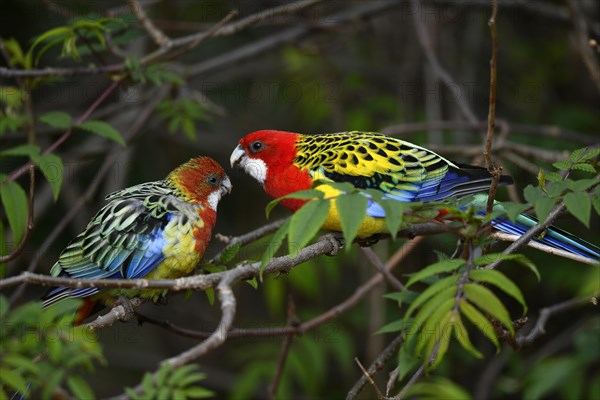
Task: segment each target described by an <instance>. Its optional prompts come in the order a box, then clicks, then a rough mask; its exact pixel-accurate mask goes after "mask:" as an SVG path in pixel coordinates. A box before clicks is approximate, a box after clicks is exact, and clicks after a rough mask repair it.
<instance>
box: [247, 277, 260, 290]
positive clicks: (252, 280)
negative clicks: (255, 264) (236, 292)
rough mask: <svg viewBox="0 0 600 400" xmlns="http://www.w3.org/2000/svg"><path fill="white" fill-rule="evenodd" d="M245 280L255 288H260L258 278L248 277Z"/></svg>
mask: <svg viewBox="0 0 600 400" xmlns="http://www.w3.org/2000/svg"><path fill="white" fill-rule="evenodd" d="M244 282H246V283H247V284H248V285H250V286H252V288H253V289H258V281H257V280H256V278H252V279H246V280H245V281H244Z"/></svg>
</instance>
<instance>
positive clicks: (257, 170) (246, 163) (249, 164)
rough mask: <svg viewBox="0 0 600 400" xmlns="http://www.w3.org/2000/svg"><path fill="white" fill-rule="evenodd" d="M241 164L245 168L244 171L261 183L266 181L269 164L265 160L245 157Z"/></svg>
mask: <svg viewBox="0 0 600 400" xmlns="http://www.w3.org/2000/svg"><path fill="white" fill-rule="evenodd" d="M241 166H242V168H244V171H246V172H247V173H248V174H249V175H250V176H252V177H253V178H254V179H256V180H257V181H259V182H260V184H261V185H262V184H264V183H265V179H267V164H265V162H264V161H263V160H259V159H257V158H254V159H253V158H245V159H243V160H242V163H241Z"/></svg>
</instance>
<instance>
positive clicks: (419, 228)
mask: <svg viewBox="0 0 600 400" xmlns="http://www.w3.org/2000/svg"><path fill="white" fill-rule="evenodd" d="M447 231H448V228H447V227H446V226H445V225H443V224H436V223H424V224H417V225H414V226H412V227H410V228H407V229H404V230H402V231H400V232H398V236H399V237H410V238H413V237H415V236H422V235H432V234H436V233H442V232H447ZM341 245H342V239H341V238H337V237H335V236H334V235H330V234H328V235H324V236H322V237H321V238H320V239H319V240H317V242H315V243H313V244H311V245H309V246H307V247H305V248H303V249H302V250H300V251H299V252H298V254H296V256H294V257H293V258H292V257H290V256H289V255H286V256H281V257H275V258H273V259H272V260H271V261H270V262H269V263H268V264H267V265H266V266H265V269H264V272H267V273H271V272H289V271H290V270H292V269H293V268H294V267H295V266H296V265H298V264H301V263H303V262H304V261H308V260H310V259H312V258H315V257H317V256H319V255H335V254H336V253H337V251H338V250H339V248H340V247H341ZM260 265H261V263H260V262H254V263H243V264H240V265H238V266H237V267H236V268H234V269H232V270H228V271H223V272H217V273H213V274H208V275H197V276H189V277H184V278H178V279H163V280H148V279H96V280H89V279H74V278H60V277H54V276H48V275H41V274H34V273H31V272H23V273H21V274H20V275H17V276H14V277H10V278H6V279H2V280H0V289H4V288H8V287H12V286H16V285H19V284H22V283H28V284H32V283H33V284H37V285H42V286H66V287H72V288H78V289H79V288H88V287H93V288H120V289H125V288H127V289H169V290H173V291H182V290H188V289H193V290H205V289H208V288H211V287H215V286H216V285H217V284H219V282H221V281H222V280H224V279H227V277H228V276H229V275H230V274H238V273H239V274H241V276H240V277H239V278H238V279H250V278H254V277H257V276H258V275H259V272H260Z"/></svg>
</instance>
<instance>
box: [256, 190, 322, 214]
mask: <svg viewBox="0 0 600 400" xmlns="http://www.w3.org/2000/svg"><path fill="white" fill-rule="evenodd" d="M323 196H324V193H323V192H321V191H320V190H316V189H307V190H299V191H297V192H294V193H290V194H287V195H285V196H282V197H279V198H277V199H275V200H272V201H270V202H269V204H267V206H266V207H265V213H266V215H267V218H269V214H271V211H272V210H273V208H275V206H276V205H277V204H279V202H281V200H284V199H299V200H312V199H322V198H323Z"/></svg>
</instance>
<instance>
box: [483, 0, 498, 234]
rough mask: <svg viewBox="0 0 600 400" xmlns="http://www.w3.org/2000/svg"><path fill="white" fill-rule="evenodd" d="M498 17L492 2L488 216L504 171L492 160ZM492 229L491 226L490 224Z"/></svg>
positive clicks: (488, 131) (486, 143)
mask: <svg viewBox="0 0 600 400" xmlns="http://www.w3.org/2000/svg"><path fill="white" fill-rule="evenodd" d="M497 15H498V0H492V16H491V17H490V19H489V21H488V25H489V27H490V33H491V36H492V58H491V59H490V100H489V110H488V125H487V135H486V137H485V150H484V152H483V155H484V156H485V163H486V165H487V169H488V172H489V173H490V174H491V175H492V183H491V185H490V190H489V194H488V199H487V206H486V214H490V213H491V212H492V209H493V208H494V199H495V198H496V190H497V189H498V182H500V176H501V175H502V170H501V169H500V168H497V167H496V166H495V164H494V161H493V160H492V142H493V141H494V128H495V126H496V92H497V79H496V75H497V64H498V34H497V31H496V17H497ZM490 229H491V224H490Z"/></svg>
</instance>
